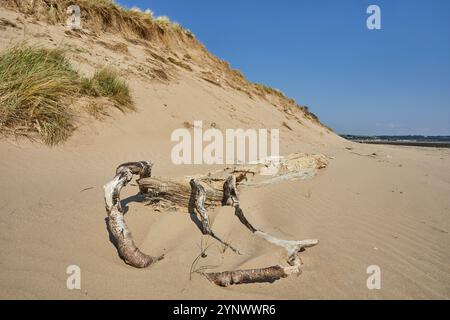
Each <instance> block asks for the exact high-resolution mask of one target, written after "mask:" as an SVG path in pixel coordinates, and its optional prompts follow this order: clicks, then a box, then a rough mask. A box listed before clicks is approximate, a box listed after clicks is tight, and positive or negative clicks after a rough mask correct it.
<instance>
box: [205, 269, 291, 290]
mask: <svg viewBox="0 0 450 320" xmlns="http://www.w3.org/2000/svg"><path fill="white" fill-rule="evenodd" d="M290 268H291V267H282V266H272V267H267V268H261V269H248V270H235V271H224V272H210V273H204V275H205V277H206V278H207V279H208V280H209V281H211V282H214V283H215V284H216V285H218V286H221V287H228V286H230V285H233V284H243V283H256V282H269V283H272V282H275V281H276V280H279V279H281V278H286V277H287V276H289V274H290Z"/></svg>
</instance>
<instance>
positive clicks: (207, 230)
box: [190, 179, 240, 254]
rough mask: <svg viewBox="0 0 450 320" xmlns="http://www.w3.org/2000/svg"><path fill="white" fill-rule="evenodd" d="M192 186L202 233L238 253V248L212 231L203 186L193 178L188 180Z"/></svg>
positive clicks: (193, 200)
mask: <svg viewBox="0 0 450 320" xmlns="http://www.w3.org/2000/svg"><path fill="white" fill-rule="evenodd" d="M190 183H191V186H192V191H193V192H192V202H193V204H194V207H195V209H196V210H197V212H198V213H199V214H200V217H201V220H202V226H203V234H208V235H210V236H211V237H213V238H214V239H216V240H217V241H219V242H221V243H222V244H223V245H225V246H227V247H229V248H230V249H231V250H233V251H234V252H235V253H237V254H240V252H239V250H237V249H236V248H234V247H233V246H232V245H231V244H229V243H227V242H225V241H223V240H222V239H221V238H220V237H218V236H217V235H216V234H215V233H214V231H213V230H212V229H211V226H210V224H209V216H208V212H207V211H206V209H205V201H206V191H205V188H204V187H203V186H202V185H201V184H200V183H198V182H197V181H196V180H195V179H192V180H191V181H190Z"/></svg>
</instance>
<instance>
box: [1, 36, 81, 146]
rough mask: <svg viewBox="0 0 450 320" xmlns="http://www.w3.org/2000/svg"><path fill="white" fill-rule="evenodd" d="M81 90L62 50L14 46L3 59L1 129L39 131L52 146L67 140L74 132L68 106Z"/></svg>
mask: <svg viewBox="0 0 450 320" xmlns="http://www.w3.org/2000/svg"><path fill="white" fill-rule="evenodd" d="M78 90H79V85H78V74H77V72H76V71H74V70H73V69H72V67H71V65H70V64H69V62H68V61H67V60H66V59H65V57H64V54H63V51H61V50H58V49H42V48H32V47H26V46H25V45H23V44H21V45H18V46H15V47H13V48H12V49H10V50H8V51H7V52H5V53H4V54H2V55H1V56H0V130H2V132H5V131H9V130H11V131H12V132H14V133H16V134H21V135H27V134H29V133H30V132H36V133H38V134H39V136H40V137H41V138H42V140H43V141H45V143H47V144H49V145H53V144H57V143H59V142H61V141H63V140H65V139H67V137H68V136H69V135H70V134H71V132H72V131H73V130H74V125H73V113H72V112H71V110H70V108H69V107H68V104H69V103H70V100H71V98H72V97H73V96H75V95H76V94H77V93H78Z"/></svg>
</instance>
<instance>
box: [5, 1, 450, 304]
mask: <svg viewBox="0 0 450 320" xmlns="http://www.w3.org/2000/svg"><path fill="white" fill-rule="evenodd" d="M6 2H8V1H6ZM6 2H5V3H6ZM164 28H166V29H164ZM152 30H153V29H152ZM152 32H153V33H151V34H149V35H148V36H149V37H152V38H151V39H150V40H149V39H145V38H144V39H142V37H141V38H139V37H136V36H135V35H134V36H133V34H132V35H122V34H119V33H118V32H112V31H107V32H101V31H99V30H96V29H95V28H89V23H88V24H87V25H86V29H83V30H82V32H76V31H67V29H66V27H65V26H64V25H62V24H61V22H57V23H55V24H53V23H49V21H47V20H46V19H44V18H42V17H41V16H37V15H25V14H24V13H20V12H19V11H17V9H15V8H13V7H11V6H9V5H8V7H7V8H6V7H4V6H3V2H2V7H0V44H1V48H2V49H3V48H7V47H9V46H11V45H13V44H14V43H17V42H19V41H22V40H24V39H25V40H27V41H28V43H30V44H39V45H43V46H48V47H58V46H62V47H65V48H67V50H68V51H67V55H68V57H69V59H70V61H71V62H72V64H73V65H74V66H75V67H76V68H77V69H78V70H79V71H80V72H81V73H83V74H85V75H91V74H92V73H93V72H94V70H95V69H96V68H98V67H99V66H103V65H112V66H114V67H115V68H117V69H118V70H119V71H120V72H121V75H122V76H123V77H124V78H125V79H126V80H127V82H128V83H129V85H130V88H131V93H132V97H133V100H134V103H135V106H136V109H137V111H136V112H134V113H129V114H126V115H123V114H122V113H120V112H117V111H114V110H113V109H111V111H110V112H109V114H108V116H105V117H104V118H103V119H102V120H97V119H94V118H92V117H90V116H88V115H86V114H83V113H80V114H79V117H78V118H77V125H78V129H77V130H76V131H75V133H74V134H73V135H72V136H71V137H70V138H69V140H67V141H66V142H65V143H64V144H62V145H60V146H58V147H54V148H49V147H47V146H45V145H42V144H41V143H38V142H30V141H28V140H26V139H20V138H19V139H14V138H13V137H11V136H8V137H5V138H1V139H0V177H1V182H2V183H1V184H0V213H1V214H0V234H1V237H0V248H1V250H0V261H1V263H0V288H1V290H0V297H1V298H63V299H72V298H74V299H86V298H87V299H90V298H182V299H192V298H195V299H196V298H236V299H240V298H245V299H258V298H291V299H301V298H448V297H449V292H448V288H449V286H450V276H449V273H448V265H449V263H450V257H449V254H448V247H449V245H450V240H449V237H448V232H449V230H450V225H449V223H450V222H449V219H448V215H449V213H450V212H449V208H450V200H449V198H448V194H449V191H450V170H449V169H450V161H449V158H450V154H449V151H448V150H443V149H419V148H403V147H384V146H366V145H360V144H354V143H351V142H348V141H345V140H343V139H341V138H339V137H338V136H337V135H335V134H334V133H332V132H331V131H329V130H328V129H327V128H326V127H324V126H323V125H321V124H320V123H319V122H318V121H317V120H316V119H315V118H314V117H313V116H312V115H311V114H309V113H308V112H307V110H305V109H304V108H300V107H298V106H297V105H296V103H295V102H292V101H291V100H289V99H288V98H286V97H284V96H283V95H282V94H280V93H279V92H278V91H276V90H273V89H272V90H271V89H269V88H265V87H263V86H257V85H253V84H251V83H249V82H247V81H246V80H245V78H244V77H243V76H242V75H241V74H240V73H239V72H237V71H234V70H232V69H231V68H230V67H229V66H228V64H226V63H225V62H223V61H221V60H219V59H218V58H216V57H214V56H213V55H211V54H210V53H208V52H207V51H206V49H205V48H204V47H203V46H202V45H201V44H200V43H199V42H197V41H196V40H195V39H194V38H192V37H191V36H190V35H189V34H187V33H183V32H182V31H179V30H172V29H167V27H164V26H162V27H161V28H156V27H155V29H154V30H153V31H152ZM75 104H76V105H75V107H80V108H81V107H82V104H83V101H76V103H75ZM196 120H201V121H203V125H204V126H205V127H212V128H217V129H219V130H225V129H227V128H254V129H259V128H279V130H280V153H281V155H284V156H286V155H289V154H291V153H305V154H314V155H317V156H318V157H320V158H322V157H323V158H324V159H326V161H327V163H328V166H327V167H326V168H325V169H324V170H320V171H319V172H318V173H317V174H316V175H315V176H314V177H313V178H311V179H307V180H296V179H294V180H291V179H286V180H282V181H277V183H276V184H272V183H270V184H266V185H258V186H253V187H248V188H244V187H243V188H242V190H241V191H240V205H241V207H242V209H243V210H244V211H245V214H246V217H247V218H248V220H249V221H251V222H252V224H253V225H255V226H258V227H259V228H260V229H261V230H264V232H267V234H270V235H272V236H275V237H277V238H281V239H286V240H293V239H299V238H300V239H308V238H314V239H315V238H318V239H320V241H321V242H320V245H318V246H317V247H314V248H313V249H311V250H307V251H305V252H304V253H302V255H301V259H302V262H303V265H302V266H301V269H302V271H303V272H302V274H301V275H300V276H298V277H296V276H291V277H288V278H286V279H282V280H280V281H277V282H275V283H272V284H266V283H264V284H249V285H244V286H233V287H230V288H228V289H226V290H223V289H222V288H220V287H216V286H214V285H211V283H210V282H209V281H208V280H207V279H205V278H204V277H202V276H200V275H198V273H196V272H192V271H193V270H194V271H195V270H197V271H199V270H203V271H204V270H208V271H211V272H214V271H222V270H237V269H250V268H257V267H261V266H270V265H279V264H283V263H285V262H286V254H285V252H284V250H283V249H282V248H279V247H277V246H276V245H271V244H270V243H267V241H266V240H265V239H264V237H255V236H254V235H253V234H252V233H251V232H248V229H246V228H243V227H242V224H241V223H240V221H239V219H236V217H235V216H234V210H233V208H232V207H229V206H226V207H217V208H216V209H214V210H211V211H210V212H209V214H210V222H211V225H212V226H213V228H214V231H215V232H216V233H217V234H220V236H221V238H222V239H223V240H224V241H226V242H228V243H230V244H231V245H233V246H236V247H239V249H240V250H241V251H242V252H243V253H244V254H242V255H237V254H235V253H234V252H233V251H232V250H230V249H227V247H226V246H223V244H221V243H220V242H218V241H216V240H215V239H212V238H211V237H209V236H204V235H202V233H201V232H200V231H199V228H198V227H197V226H196V225H195V223H194V222H193V221H192V220H191V217H190V215H189V214H187V213H186V212H184V211H183V210H178V211H167V212H166V211H161V210H157V208H154V207H152V206H144V205H143V203H142V200H143V199H142V198H141V197H140V196H139V195H138V188H136V187H133V184H134V182H131V183H130V185H129V187H128V188H127V189H124V190H123V191H122V193H121V198H122V208H123V210H124V213H125V217H126V220H127V224H128V227H129V228H130V230H132V232H133V236H134V241H135V243H136V245H137V246H138V247H139V248H140V249H141V250H142V251H143V252H149V253H157V254H158V255H159V254H164V256H165V258H164V259H163V260H161V261H159V262H158V263H156V264H154V265H152V266H151V267H150V268H148V269H144V270H138V269H135V268H133V267H130V266H128V265H126V264H125V263H123V261H122V260H121V259H120V257H119V256H118V254H117V251H116V248H115V247H114V244H113V243H111V242H110V241H108V237H109V234H108V231H107V230H108V229H107V224H106V223H105V218H106V213H105V203H104V201H103V196H104V191H103V188H102V186H103V185H104V184H105V183H106V182H108V181H110V180H111V179H112V178H113V177H114V174H113V173H114V169H115V168H116V167H117V165H119V164H121V163H124V162H128V161H130V162H131V161H138V160H149V161H152V162H153V163H154V164H155V167H154V168H153V172H152V174H153V175H154V176H165V177H172V178H177V177H184V176H195V175H198V174H203V173H206V172H213V171H216V170H222V169H223V167H224V166H222V165H206V164H200V165H175V164H173V162H172V161H171V151H172V148H173V142H172V141H171V140H170V136H171V133H172V132H173V131H174V130H175V129H178V128H188V129H189V130H192V127H191V124H193V123H194V121H196ZM372 154H376V156H372V157H365V156H364V155H372ZM298 165H300V166H303V165H309V163H300V164H298ZM292 168H294V169H295V168H296V165H295V164H294V165H293V167H291V168H290V169H292ZM287 169H289V168H287ZM199 247H200V248H199ZM202 251H204V255H200V258H199V259H196V258H197V257H199V254H201V252H202ZM194 262H195V263H194ZM70 265H77V266H79V267H80V269H81V274H82V279H81V290H68V289H67V287H66V281H67V277H68V275H67V274H66V269H67V267H68V266H70ZM371 265H377V266H380V268H381V271H382V289H381V290H368V288H367V278H368V276H369V275H368V274H367V268H368V267H369V266H371ZM204 268H206V269H204Z"/></svg>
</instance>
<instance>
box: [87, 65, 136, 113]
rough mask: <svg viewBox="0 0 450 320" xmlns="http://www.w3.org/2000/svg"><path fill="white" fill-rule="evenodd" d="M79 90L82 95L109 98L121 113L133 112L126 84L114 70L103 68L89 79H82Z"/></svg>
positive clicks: (133, 108)
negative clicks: (80, 89)
mask: <svg viewBox="0 0 450 320" xmlns="http://www.w3.org/2000/svg"><path fill="white" fill-rule="evenodd" d="M81 88H82V93H84V94H87V95H90V96H93V97H107V98H109V99H110V100H111V101H112V102H113V103H114V106H115V107H116V108H117V109H119V110H120V111H122V112H127V111H130V110H135V107H134V105H133V101H132V99H131V95H130V89H129V88H128V85H127V83H126V82H125V81H124V80H122V79H121V78H120V76H119V74H118V72H117V71H115V70H114V69H111V68H103V69H101V70H99V71H97V72H96V73H95V74H94V76H93V77H92V78H91V79H86V78H84V79H82V84H81Z"/></svg>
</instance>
